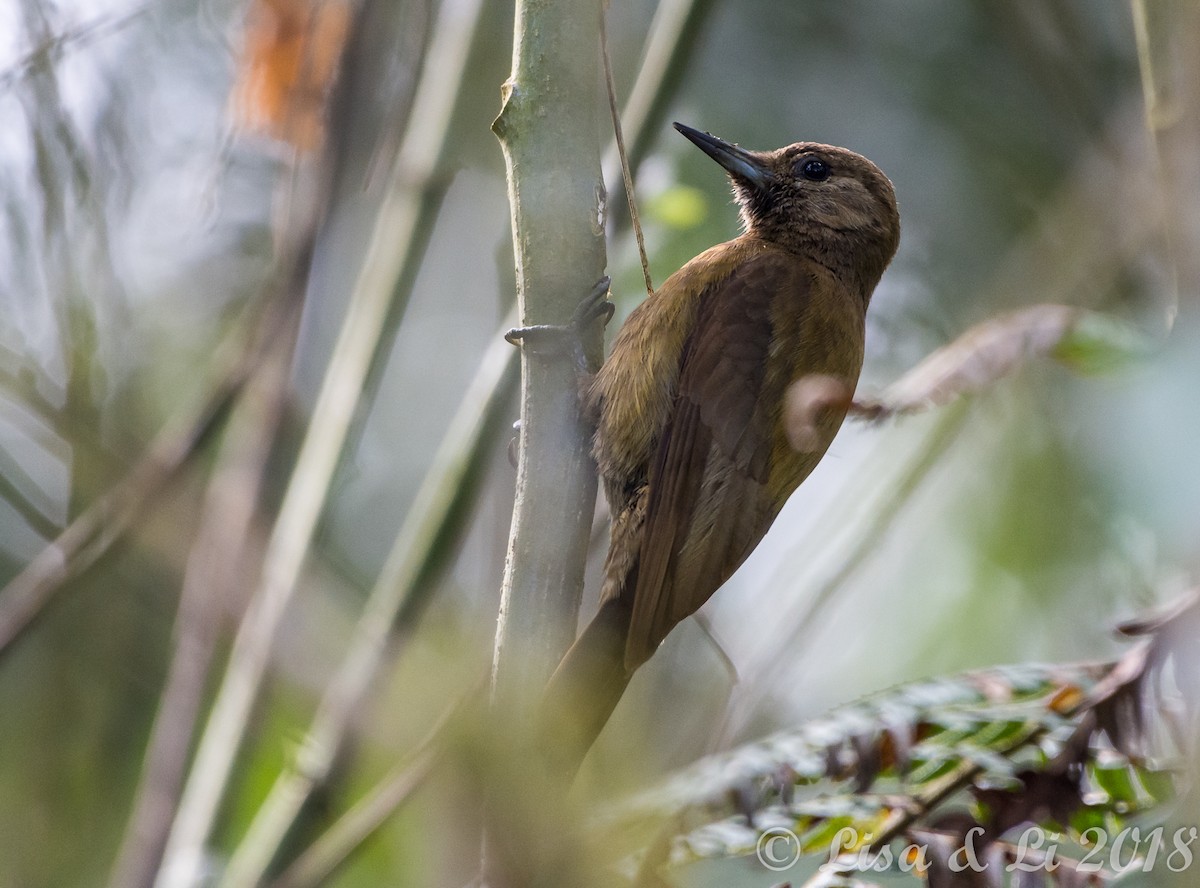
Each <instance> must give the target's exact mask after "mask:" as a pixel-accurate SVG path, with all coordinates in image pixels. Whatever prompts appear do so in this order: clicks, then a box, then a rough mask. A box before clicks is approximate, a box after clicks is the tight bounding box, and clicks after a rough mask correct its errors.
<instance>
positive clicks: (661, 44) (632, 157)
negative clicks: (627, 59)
mask: <svg viewBox="0 0 1200 888" xmlns="http://www.w3.org/2000/svg"><path fill="white" fill-rule="evenodd" d="M715 5H716V4H715V2H714V0H662V2H660V3H659V4H658V7H657V9H655V11H654V20H653V21H652V22H651V23H650V36H649V37H648V38H647V40H646V45H645V47H644V49H643V52H642V64H641V66H640V67H639V68H638V74H637V79H636V80H634V83H633V87H632V89H630V91H629V97H628V99H627V100H626V102H625V108H624V110H623V111H622V113H621V120H622V123H623V126H624V131H625V134H626V136H627V137H628V138H627V142H628V146H629V152H628V159H627V161H626V165H627V166H628V168H629V170H630V171H631V174H632V175H636V174H637V170H638V168H639V167H640V166H641V165H642V161H643V160H644V159H645V157H646V155H647V154H648V153H649V151H650V146H651V145H653V144H654V141H655V140H656V139H657V138H658V136H659V129H660V126H661V124H662V122H663V120H664V119H665V117H666V109H667V106H668V105H669V104H670V102H671V99H672V98H674V96H675V93H676V91H677V88H678V87H679V85H680V84H681V83H682V82H683V75H684V73H685V71H686V69H687V66H688V62H689V61H690V60H691V57H692V53H693V52H694V51H695V49H696V46H697V45H698V43H699V40H698V39H697V38H698V36H699V34H700V30H701V28H702V27H703V26H704V23H705V21H706V20H707V18H708V15H709V13H710V12H712V10H713V8H714V6H715ZM620 162H621V160H620V156H619V155H618V153H617V147H616V145H615V144H613V145H610V146H609V148H608V150H607V151H605V152H604V162H603V164H602V167H603V169H604V178H605V181H608V182H615V181H616V180H617V178H618V177H617V165H618V164H619V163H620ZM609 197H610V198H611V199H614V200H615V199H617V198H616V195H615V193H614V194H610V195H609ZM614 218H615V224H614V226H613V228H614V229H615V230H620V229H621V225H620V224H619V223H620V222H621V221H623V220H624V218H625V217H624V216H623V215H616V216H615V217H614Z"/></svg>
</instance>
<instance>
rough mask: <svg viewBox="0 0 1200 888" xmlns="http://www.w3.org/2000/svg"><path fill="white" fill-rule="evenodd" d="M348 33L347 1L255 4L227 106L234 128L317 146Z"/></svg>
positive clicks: (280, 0)
mask: <svg viewBox="0 0 1200 888" xmlns="http://www.w3.org/2000/svg"><path fill="white" fill-rule="evenodd" d="M349 28H350V6H349V3H348V2H346V0H253V3H252V4H251V7H250V11H249V14H248V15H247V18H246V30H245V40H244V43H243V50H242V58H241V60H240V62H239V64H238V70H237V80H236V82H235V84H234V88H233V95H232V99H231V105H232V110H233V116H234V120H235V121H236V123H237V125H239V126H242V127H245V128H247V129H250V130H253V131H255V132H260V133H264V134H266V135H269V136H271V137H273V138H276V139H280V140H281V141H284V142H287V143H289V144H291V145H293V146H295V147H296V148H298V149H300V150H302V151H311V150H313V149H315V148H317V147H318V146H320V144H321V141H322V139H323V137H324V134H325V119H326V114H325V110H326V109H325V105H326V102H327V101H328V98H329V94H330V92H331V90H332V87H333V84H334V82H335V80H336V78H337V72H338V65H339V62H340V60H341V56H342V49H343V48H344V46H345V43H346V37H347V34H348V32H349Z"/></svg>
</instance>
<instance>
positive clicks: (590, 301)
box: [504, 275, 616, 368]
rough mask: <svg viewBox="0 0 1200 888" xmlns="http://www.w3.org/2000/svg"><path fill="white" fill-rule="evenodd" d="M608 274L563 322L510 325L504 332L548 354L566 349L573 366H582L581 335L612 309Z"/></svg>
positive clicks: (609, 316) (604, 320)
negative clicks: (523, 325)
mask: <svg viewBox="0 0 1200 888" xmlns="http://www.w3.org/2000/svg"><path fill="white" fill-rule="evenodd" d="M610 283H611V280H610V278H609V277H608V276H607V275H605V276H604V277H602V278H600V280H598V281H597V282H596V285H595V286H594V287H592V291H591V292H590V293H588V295H587V296H586V297H585V298H584V299H583V300H582V301H580V303H579V305H577V306H576V307H575V311H574V312H573V313H572V314H571V320H570V321H569V322H568V323H566V324H532V325H530V326H528V327H514V328H513V329H512V330H509V331H508V332H507V333H505V334H504V338H505V339H506V340H508V341H509V342H511V343H512V344H513V345H520V346H523V347H525V348H532V349H534V350H536V351H539V352H542V353H549V354H556V353H557V354H562V353H564V352H565V353H567V354H569V355H571V357H572V358H573V359H574V360H575V363H576V365H577V366H580V367H584V368H586V366H587V358H586V356H585V355H584V352H583V335H584V333H585V332H587V329H588V327H589V326H590V325H591V324H593V323H595V322H596V321H601V322H602V323H604V324H607V323H608V322H609V321H610V320H611V319H612V316H613V312H614V311H615V310H616V306H614V305H613V304H612V303H611V302H609V301H608V288H609V284H610Z"/></svg>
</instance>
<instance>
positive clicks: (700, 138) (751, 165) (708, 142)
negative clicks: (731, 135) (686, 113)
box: [674, 123, 775, 191]
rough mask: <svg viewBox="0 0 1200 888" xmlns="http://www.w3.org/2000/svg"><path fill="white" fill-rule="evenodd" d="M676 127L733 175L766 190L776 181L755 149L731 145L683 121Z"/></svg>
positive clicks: (675, 125)
mask: <svg viewBox="0 0 1200 888" xmlns="http://www.w3.org/2000/svg"><path fill="white" fill-rule="evenodd" d="M674 127H675V129H677V130H679V132H681V133H683V135H685V136H687V137H688V139H690V140H691V141H692V142H694V143H695V144H696V146H697V147H698V148H699V149H700V150H701V151H703V152H704V153H705V154H707V155H708V156H709V157H711V158H712V159H713V160H715V161H716V162H717V163H719V164H720V165H721V166H723V167H725V170H726V172H728V173H729V174H730V175H731V176H737V177H738V178H739V179H743V180H745V181H747V182H749V183H750V184H751V185H753V186H754V187H755V188H758V189H760V190H764V191H765V190H766V189H767V188H769V187H770V186H771V184H772V183H773V182H774V181H775V177H774V176H773V175H772V174H771V171H770V170H769V169H767V168H766V167H765V166H763V162H762V159H761V158H760V157H759V156H758V155H757V154H755V153H754V152H753V151H747V150H746V149H745V148H739V147H738V146H737V145H731V144H729V143H728V142H726V141H725V140H724V139H718V138H717V137H716V136H713V135H710V134H708V133H702V132H700V130H697V129H692V128H691V127H690V126H684V125H683V124H682V123H676V124H674Z"/></svg>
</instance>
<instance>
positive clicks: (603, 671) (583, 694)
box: [539, 598, 631, 781]
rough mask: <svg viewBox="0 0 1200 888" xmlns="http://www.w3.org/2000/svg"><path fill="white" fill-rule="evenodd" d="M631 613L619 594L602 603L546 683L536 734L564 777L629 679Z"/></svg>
mask: <svg viewBox="0 0 1200 888" xmlns="http://www.w3.org/2000/svg"><path fill="white" fill-rule="evenodd" d="M630 616H631V611H630V608H629V607H628V605H626V604H625V603H623V602H622V601H621V600H620V599H619V598H612V599H609V600H608V601H606V602H604V603H603V604H602V605H601V606H600V610H599V612H598V613H597V614H596V616H595V617H594V618H593V619H592V621H591V622H590V623H588V625H587V628H585V629H584V630H583V633H582V634H581V635H580V636H579V638H578V639H576V641H575V643H574V644H573V645H572V646H571V648H570V650H568V651H567V653H566V655H565V656H564V657H563V659H562V661H561V662H560V663H559V665H558V668H557V669H556V670H555V672H554V675H552V676H551V678H550V682H549V684H547V686H546V692H545V695H544V697H543V700H542V715H541V718H542V724H541V731H540V732H539V733H540V735H541V738H542V742H543V743H544V744H545V747H546V748H545V754H546V757H547V759H548V760H549V762H550V764H551V767H553V768H554V769H555V770H556V771H557V772H558V773H559V775H560V776H561V777H562V778H563V779H564V780H567V781H569V780H571V779H572V778H573V777H574V776H575V773H576V772H577V771H578V770H579V766H580V765H581V764H582V763H583V759H584V757H585V756H586V755H587V753H588V750H589V749H591V747H592V744H593V743H595V741H596V738H597V737H599V736H600V732H601V730H603V728H604V725H605V724H606V723H607V722H608V719H609V717H610V716H611V715H612V713H613V710H614V709H616V708H617V703H618V702H619V701H620V699H621V695H622V694H624V693H625V687H626V685H628V684H629V679H630V677H631V673H630V672H629V671H627V670H626V668H625V639H626V636H627V635H628V632H629V620H630Z"/></svg>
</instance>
